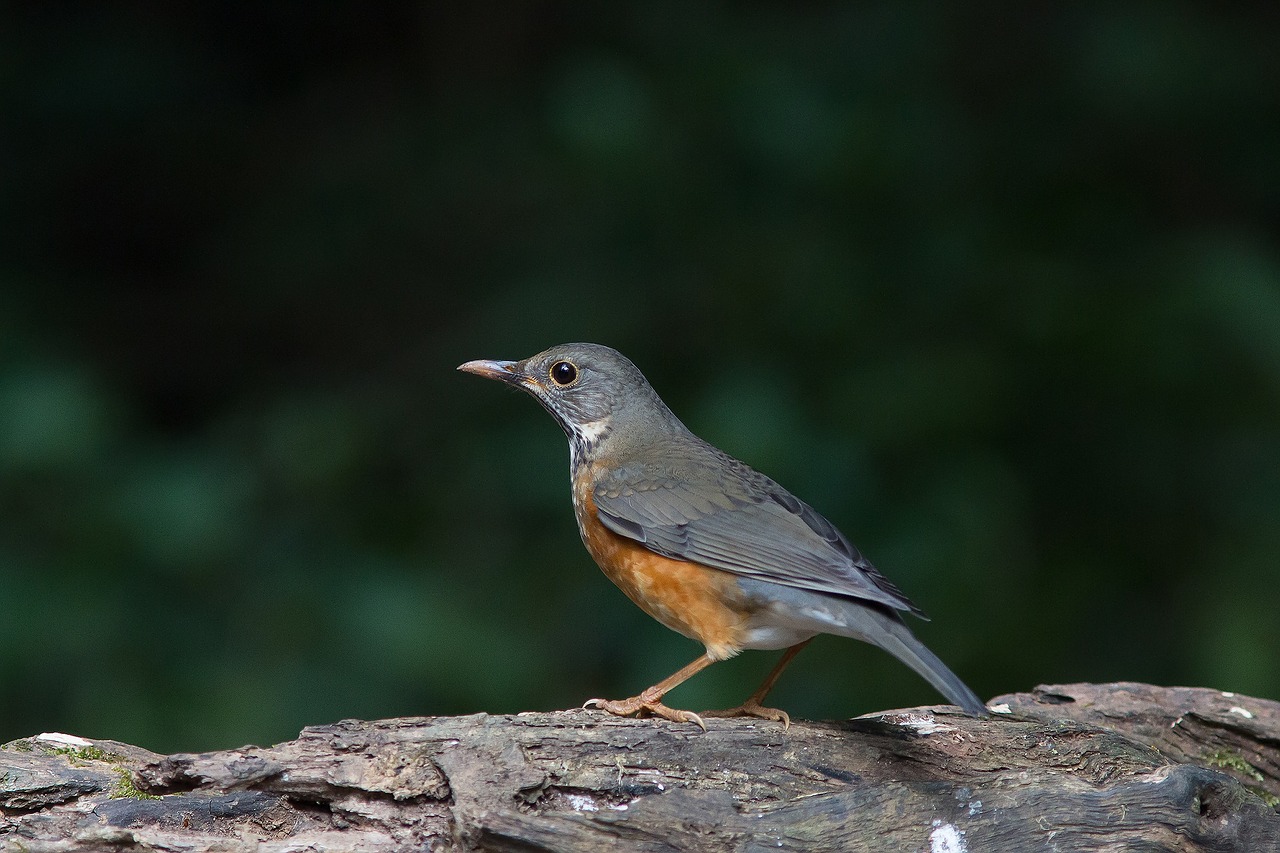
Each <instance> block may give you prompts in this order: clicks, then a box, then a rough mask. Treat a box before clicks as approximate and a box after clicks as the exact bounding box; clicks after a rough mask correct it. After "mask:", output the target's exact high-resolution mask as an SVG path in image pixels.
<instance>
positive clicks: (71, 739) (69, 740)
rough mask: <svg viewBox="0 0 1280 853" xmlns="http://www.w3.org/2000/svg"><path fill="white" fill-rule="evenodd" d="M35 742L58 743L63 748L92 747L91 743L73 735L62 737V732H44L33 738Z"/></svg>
mask: <svg viewBox="0 0 1280 853" xmlns="http://www.w3.org/2000/svg"><path fill="white" fill-rule="evenodd" d="M35 739H36V740H47V741H49V742H50V743H60V744H62V745H63V746H79V747H85V746H93V741H91V740H85V739H84V738H82V737H76V736H75V735H64V734H63V733H62V732H44V733H43V734H38V735H36V737H35Z"/></svg>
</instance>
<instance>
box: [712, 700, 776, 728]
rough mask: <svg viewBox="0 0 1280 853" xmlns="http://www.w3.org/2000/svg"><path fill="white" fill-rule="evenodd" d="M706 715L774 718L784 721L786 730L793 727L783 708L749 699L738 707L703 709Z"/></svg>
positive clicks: (774, 720) (774, 719)
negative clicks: (764, 704) (767, 705)
mask: <svg viewBox="0 0 1280 853" xmlns="http://www.w3.org/2000/svg"><path fill="white" fill-rule="evenodd" d="M702 716H704V717H759V718H760V719H762V720H772V721H773V722H775V723H782V730H783V731H784V732H785V731H786V730H787V729H789V728H791V716H790V715H789V714H788V713H787V712H786V711H783V710H782V709H781V708H766V707H765V706H763V705H761V704H760V703H759V702H752V701H751V700H747V701H746V702H743V703H742V704H741V705H739V706H738V707H736V708H725V709H724V710H723V711H703V712H702Z"/></svg>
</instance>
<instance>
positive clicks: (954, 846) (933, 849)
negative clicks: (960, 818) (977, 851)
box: [929, 820, 969, 853]
mask: <svg viewBox="0 0 1280 853" xmlns="http://www.w3.org/2000/svg"><path fill="white" fill-rule="evenodd" d="M933 827H934V828H933V832H931V833H929V853H969V848H968V847H965V846H964V833H963V832H962V831H960V830H959V829H956V828H955V826H954V825H952V824H950V823H943V822H942V821H940V820H934V822H933Z"/></svg>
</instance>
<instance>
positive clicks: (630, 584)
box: [573, 477, 749, 660]
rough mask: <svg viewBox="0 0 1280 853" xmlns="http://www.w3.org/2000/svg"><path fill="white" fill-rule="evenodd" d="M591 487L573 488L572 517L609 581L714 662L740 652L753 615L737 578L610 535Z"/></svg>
mask: <svg viewBox="0 0 1280 853" xmlns="http://www.w3.org/2000/svg"><path fill="white" fill-rule="evenodd" d="M588 482H589V481H588V478H586V477H580V478H577V482H575V483H574V489H573V491H574V501H573V504H574V512H575V514H576V515H577V517H578V530H579V531H580V532H581V533H582V541H583V543H584V544H585V545H586V546H587V551H588V552H590V554H591V556H592V558H593V559H594V560H595V561H596V563H597V564H598V565H599V566H600V568H601V570H602V571H603V572H604V573H605V575H606V576H607V577H608V578H609V580H611V581H613V582H614V583H615V584H616V585H617V586H618V588H619V589H621V590H622V591H623V592H624V593H625V594H626V596H627V598H629V599H631V600H632V601H634V602H635V603H636V605H637V606H638V607H639V608H640V609H641V610H643V611H644V612H645V613H648V614H649V615H650V616H652V617H653V618H654V619H657V620H658V621H659V622H661V623H662V624H663V625H666V626H667V627H668V628H670V629H671V630H673V631H677V632H679V633H681V634H683V635H685V636H686V637H689V638H690V639H693V640H697V641H698V642H700V643H702V644H703V645H705V646H706V647H707V654H708V655H709V656H711V657H712V658H714V659H716V660H723V659H724V658H728V657H732V656H734V655H736V654H737V653H738V652H739V651H741V650H742V642H743V634H744V630H745V628H744V626H745V623H746V619H747V616H748V615H749V614H748V613H747V612H746V611H745V610H744V609H743V607H742V594H741V592H740V591H739V589H738V582H737V580H736V579H735V578H734V576H733V575H732V574H730V573H729V572H724V571H721V570H719V569H712V568H708V567H707V566H703V565H699V564H698V563H689V562H685V561H684V560H673V559H671V558H670V557H664V556H662V555H661V554H655V553H654V552H653V551H650V550H649V549H648V548H646V547H644V546H643V545H641V544H640V543H639V542H636V541H635V540H633V539H628V538H627V537H625V536H619V535H618V534H616V533H614V532H613V531H612V530H609V529H608V528H607V527H605V526H604V525H603V524H601V523H600V521H599V519H598V518H597V516H596V508H595V501H594V500H593V499H592V496H591V490H590V489H589V488H588V487H587V485H588Z"/></svg>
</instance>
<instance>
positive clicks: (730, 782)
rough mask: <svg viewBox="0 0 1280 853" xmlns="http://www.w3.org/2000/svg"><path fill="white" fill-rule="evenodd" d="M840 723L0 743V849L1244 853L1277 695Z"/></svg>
mask: <svg viewBox="0 0 1280 853" xmlns="http://www.w3.org/2000/svg"><path fill="white" fill-rule="evenodd" d="M991 708H992V710H993V712H994V713H993V714H992V716H991V717H990V718H989V719H974V718H970V717H965V716H962V715H960V714H959V713H957V712H956V711H955V709H953V708H949V707H946V706H939V707H924V708H912V709H906V710H898V711H890V712H885V713H880V714H871V715H866V716H863V717H858V718H856V719H852V720H841V721H827V722H804V721H795V722H794V723H793V724H792V725H791V727H790V729H788V730H784V729H783V727H782V726H781V725H779V724H776V723H768V722H762V721H759V720H744V719H734V720H722V719H708V720H707V724H708V726H709V729H710V730H709V731H707V732H705V733H704V732H702V731H701V730H699V729H698V728H697V727H696V726H694V725H691V724H679V723H670V722H667V721H664V720H651V719H618V718H613V717H609V716H607V715H605V714H603V713H601V712H598V711H585V710H573V711H557V712H551V713H522V714H515V715H501V716H499V715H488V714H474V715H471V716H463V717H416V718H406V719H393V720H381V721H376V722H361V721H357V720H347V721H343V722H340V723H336V724H333V725H325V726H315V727H311V728H307V729H305V730H303V732H302V733H301V735H300V736H299V737H298V739H297V740H293V741H289V742H287V743H282V744H278V745H276V746H271V747H256V746H247V747H243V748H241V749H233V750H226V751H222V752H210V753H204V754H199V755H195V754H179V755H169V756H161V755H156V754H154V753H151V752H148V751H146V750H144V749H141V748H139V747H135V746H129V745H126V744H122V743H117V742H115V741H109V740H92V739H87V738H79V737H74V736H70V735H59V734H43V735H38V736H35V737H30V738H25V739H23V740H17V741H13V742H11V743H8V744H6V745H4V746H3V747H0V849H3V850H5V851H8V850H25V851H59V853H63V851H81V850H104V849H109V850H114V851H121V853H123V851H133V850H162V851H191V852H192V853H194V851H214V850H240V849H254V850H258V851H264V853H266V851H298V850H325V851H353V853H356V852H357V851H359V853H380V851H389V850H409V849H413V850H440V851H452V850H460V851H461V850H495V851H540V850H546V851H614V850H619V851H620V850H628V851H630V850H637V851H743V852H744V853H747V851H750V853H761V851H766V850H769V851H773V850H783V851H818V850H822V851H831V850H848V851H898V850H900V851H928V853H975V852H976V851H1021V850H1053V851H1085V850H1088V851H1099V850H1107V851H1119V850H1142V851H1202V850H1203V851H1255V850H1257V851H1266V850H1278V849H1280V814H1278V813H1277V808H1276V807H1277V804H1278V803H1280V703H1277V702H1273V701H1268V700H1264V699H1256V698H1251V697H1246V696H1237V695H1234V694H1231V693H1224V692H1222V691H1218V690H1209V689H1203V688H1177V687H1174V688H1164V687H1153V686H1150V685H1145V684H1132V683H1120V684H1102V685H1094V684H1069V685H1054V686H1041V687H1037V688H1036V689H1035V690H1034V691H1032V692H1030V693H1017V694H1011V695H1007V696H999V697H996V698H995V699H994V700H992V702H991Z"/></svg>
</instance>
